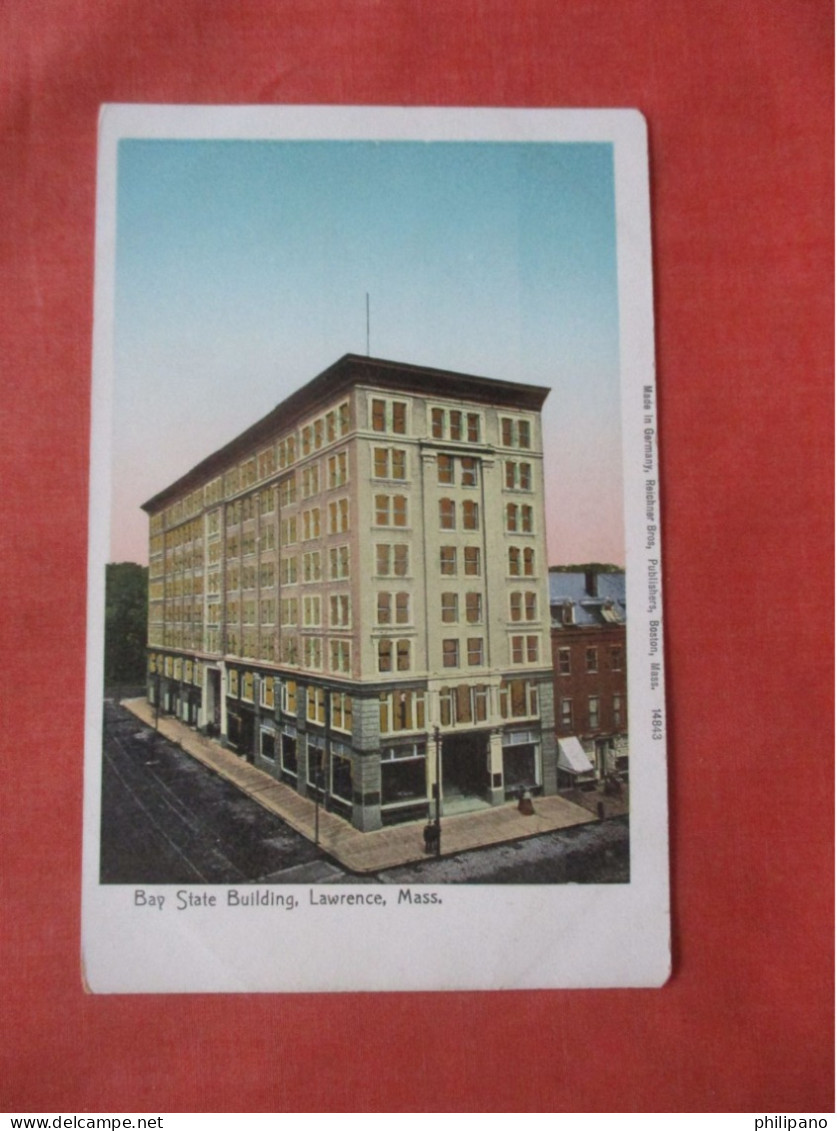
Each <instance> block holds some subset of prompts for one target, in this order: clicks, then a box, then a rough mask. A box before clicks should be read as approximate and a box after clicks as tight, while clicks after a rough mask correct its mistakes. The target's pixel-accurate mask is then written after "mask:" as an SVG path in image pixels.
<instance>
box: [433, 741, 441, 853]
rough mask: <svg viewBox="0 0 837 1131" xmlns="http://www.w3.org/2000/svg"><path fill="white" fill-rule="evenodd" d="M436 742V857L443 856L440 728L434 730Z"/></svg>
mask: <svg viewBox="0 0 837 1131" xmlns="http://www.w3.org/2000/svg"><path fill="white" fill-rule="evenodd" d="M433 738H434V739H435V741H436V836H435V837H434V838H433V839H434V840H435V842H436V855H437V856H441V855H442V736H441V733H440V731H439V728H438V726H434V728H433Z"/></svg>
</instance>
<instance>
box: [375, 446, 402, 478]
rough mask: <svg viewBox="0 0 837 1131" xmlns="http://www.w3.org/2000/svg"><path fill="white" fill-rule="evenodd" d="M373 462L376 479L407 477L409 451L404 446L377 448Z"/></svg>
mask: <svg viewBox="0 0 837 1131" xmlns="http://www.w3.org/2000/svg"><path fill="white" fill-rule="evenodd" d="M372 463H373V467H374V475H375V478H376V479H406V478H407V453H406V452H405V451H404V449H403V448H375V449H374V451H373V458H372Z"/></svg>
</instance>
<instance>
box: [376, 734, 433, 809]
mask: <svg viewBox="0 0 837 1131" xmlns="http://www.w3.org/2000/svg"><path fill="white" fill-rule="evenodd" d="M425 763H426V757H425V747H424V743H418V742H411V743H409V744H408V745H406V746H390V747H386V748H384V749H383V750H382V751H381V804H382V805H398V804H403V803H406V802H411V801H416V800H422V799H425V798H426V797H427V773H426V769H425Z"/></svg>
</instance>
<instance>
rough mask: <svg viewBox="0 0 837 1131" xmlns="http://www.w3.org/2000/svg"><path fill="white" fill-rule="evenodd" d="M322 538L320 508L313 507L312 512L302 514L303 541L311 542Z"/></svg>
mask: <svg viewBox="0 0 837 1131" xmlns="http://www.w3.org/2000/svg"><path fill="white" fill-rule="evenodd" d="M319 537H320V508H319V507H313V508H312V509H311V510H310V511H303V512H302V539H303V541H304V542H309V541H311V539H313V538H319Z"/></svg>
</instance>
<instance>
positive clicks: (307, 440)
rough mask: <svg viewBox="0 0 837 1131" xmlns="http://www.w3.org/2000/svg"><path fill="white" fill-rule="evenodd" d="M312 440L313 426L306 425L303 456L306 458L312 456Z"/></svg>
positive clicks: (303, 431)
mask: <svg viewBox="0 0 837 1131" xmlns="http://www.w3.org/2000/svg"><path fill="white" fill-rule="evenodd" d="M312 439H313V432H312V430H311V425H310V424H306V425H305V427H304V428H303V429H302V454H303V455H304V456H307V455H310V454H311V442H312Z"/></svg>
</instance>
